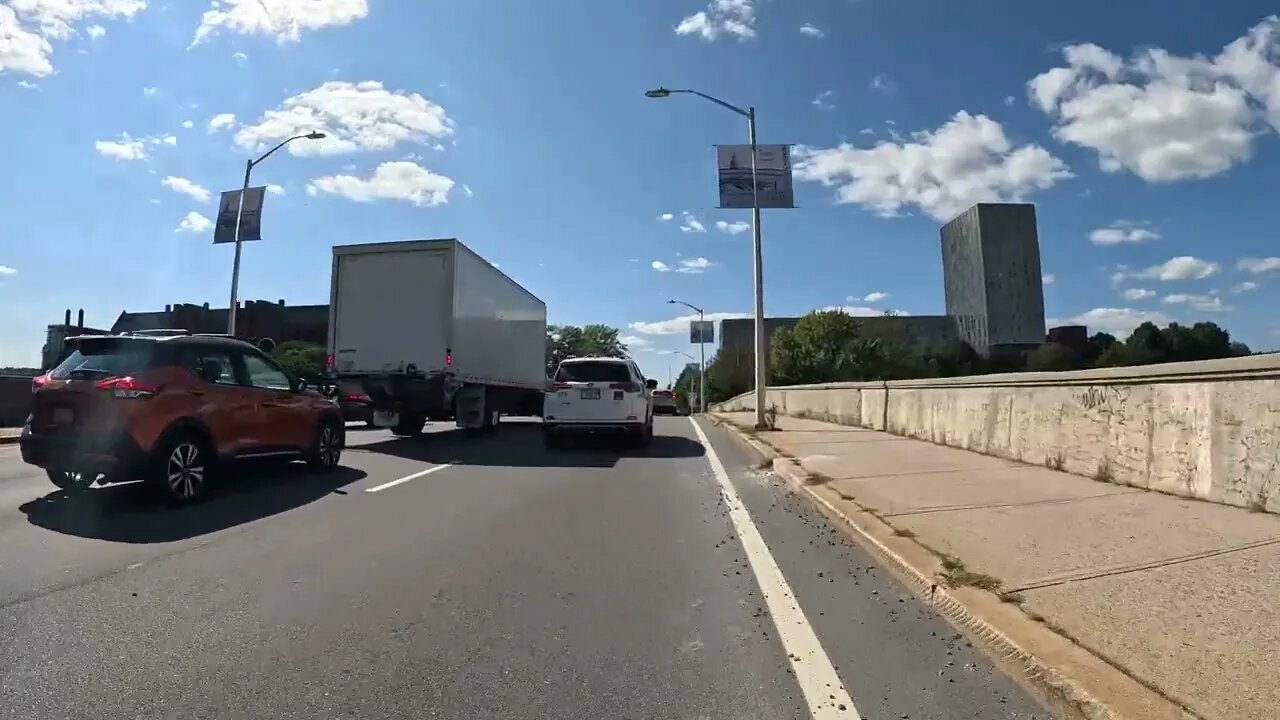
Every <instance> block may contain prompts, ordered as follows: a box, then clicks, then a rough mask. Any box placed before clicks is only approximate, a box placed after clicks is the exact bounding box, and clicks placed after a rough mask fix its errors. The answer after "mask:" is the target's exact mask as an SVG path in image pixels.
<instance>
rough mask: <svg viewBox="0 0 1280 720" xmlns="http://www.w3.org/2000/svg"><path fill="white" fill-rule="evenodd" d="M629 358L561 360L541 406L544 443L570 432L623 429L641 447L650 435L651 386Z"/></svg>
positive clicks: (550, 443) (554, 442) (654, 384)
mask: <svg viewBox="0 0 1280 720" xmlns="http://www.w3.org/2000/svg"><path fill="white" fill-rule="evenodd" d="M657 386H658V382H657V381H656V380H645V378H644V375H643V374H641V373H640V368H638V367H636V364H635V363H634V362H632V361H631V360H627V359H625V358H610V357H582V358H570V359H568V360H564V361H562V362H561V363H560V367H558V368H556V374H555V376H554V377H552V378H551V389H550V391H549V392H548V393H547V396H546V400H545V401H544V403H543V406H542V430H543V437H544V438H545V440H546V443H547V447H555V446H556V445H558V444H560V440H561V439H562V438H564V437H566V436H568V435H570V434H580V433H625V434H626V435H627V436H628V437H629V438H630V439H631V440H632V441H633V442H634V443H635V444H637V445H639V446H641V447H645V446H647V445H648V444H649V442H650V441H652V440H653V394H652V391H653V388H655V387H657Z"/></svg>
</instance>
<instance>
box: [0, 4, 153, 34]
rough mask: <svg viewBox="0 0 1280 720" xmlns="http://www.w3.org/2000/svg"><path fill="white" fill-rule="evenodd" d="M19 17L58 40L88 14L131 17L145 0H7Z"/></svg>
mask: <svg viewBox="0 0 1280 720" xmlns="http://www.w3.org/2000/svg"><path fill="white" fill-rule="evenodd" d="M8 2H9V6H10V7H12V8H13V10H14V11H16V12H17V14H18V16H19V17H21V18H22V19H23V21H25V22H27V23H30V24H32V25H34V26H35V31H36V32H38V33H39V34H40V35H42V36H44V37H46V38H50V39H54V40H62V39H65V38H68V37H70V36H71V35H72V34H74V33H75V28H73V27H72V26H73V25H74V24H75V23H77V22H80V21H81V20H85V19H87V18H90V17H105V18H125V19H131V18H133V17H134V16H135V15H137V14H138V13H140V12H142V11H143V10H144V9H145V8H146V7H147V3H146V0H8Z"/></svg>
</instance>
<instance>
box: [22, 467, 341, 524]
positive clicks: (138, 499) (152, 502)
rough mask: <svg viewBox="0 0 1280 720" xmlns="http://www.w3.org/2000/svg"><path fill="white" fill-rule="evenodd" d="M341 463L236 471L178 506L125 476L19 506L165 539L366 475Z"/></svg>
mask: <svg viewBox="0 0 1280 720" xmlns="http://www.w3.org/2000/svg"><path fill="white" fill-rule="evenodd" d="M365 475H366V473H365V472H364V471H363V470H355V469H353V468H348V467H339V468H336V469H335V470H333V471H332V472H328V473H316V472H315V471H313V470H310V469H309V468H308V467H307V466H306V465H303V464H300V463H294V464H290V465H284V466H280V465H277V466H274V467H264V468H234V469H230V470H228V471H227V472H226V473H225V474H224V475H223V476H222V477H221V478H220V479H219V481H218V483H217V485H216V486H211V487H210V489H209V490H210V497H208V498H207V499H206V500H205V501H204V502H201V503H197V504H195V505H190V506H187V507H174V506H173V505H171V504H169V503H167V502H166V501H165V500H164V499H163V498H161V497H159V496H158V495H157V494H156V493H154V492H152V491H151V490H150V489H149V488H147V487H145V486H144V485H143V484H142V483H122V484H118V485H108V486H106V487H101V488H91V489H90V490H88V491H85V492H80V493H72V494H68V493H66V492H65V491H62V490H58V491H55V492H52V493H49V494H48V495H45V496H44V497H42V498H37V499H35V500H31V501H29V502H26V503H23V504H22V505H21V506H19V507H18V509H19V510H20V511H22V512H23V513H25V514H26V516H27V522H30V523H31V524H32V525H37V526H39V527H42V528H46V529H48V530H53V531H54V532H60V533H65V534H67V535H76V536H79V537H85V538H95V539H98V540H110V541H112V542H123V543H161V542H172V541H174V540H183V539H186V538H191V537H196V536H199V535H204V534H206V533H211V532H216V531H218V530H225V529H226V528H229V527H234V526H236V525H240V524H242V523H247V522H252V521H254V520H258V519H261V518H264V517H267V516H269V515H275V514H278V513H282V512H286V511H288V510H292V509H294V508H296V507H300V506H302V505H306V504H307V503H310V502H313V501H315V500H319V499H320V498H322V497H324V496H326V495H329V494H332V493H338V494H346V492H345V491H344V490H342V489H341V488H342V487H344V486H346V485H350V484H351V483H353V482H356V481H358V480H360V479H362V478H364V477H365Z"/></svg>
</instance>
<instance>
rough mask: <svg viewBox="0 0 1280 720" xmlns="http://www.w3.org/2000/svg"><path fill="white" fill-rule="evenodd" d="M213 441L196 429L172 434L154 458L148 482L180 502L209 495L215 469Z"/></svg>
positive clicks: (167, 496)
mask: <svg viewBox="0 0 1280 720" xmlns="http://www.w3.org/2000/svg"><path fill="white" fill-rule="evenodd" d="M213 460H214V458H213V452H212V451H211V450H210V449H209V443H207V442H205V440H204V438H202V437H200V435H198V434H196V433H194V432H189V431H188V432H178V433H175V434H173V435H171V436H169V437H168V438H167V439H166V440H165V442H164V444H163V445H161V446H160V448H159V449H158V451H157V452H156V454H155V456H154V457H153V458H152V462H151V469H150V473H149V475H148V477H147V482H148V483H150V484H151V486H152V487H154V488H156V489H157V490H159V491H160V492H161V493H162V494H163V495H164V496H165V497H166V498H167V499H168V500H170V501H171V502H175V503H179V504H183V505H185V504H188V503H193V502H196V501H197V500H200V499H201V498H203V497H204V496H205V493H206V491H207V490H208V487H209V480H210V475H211V474H212V470H213Z"/></svg>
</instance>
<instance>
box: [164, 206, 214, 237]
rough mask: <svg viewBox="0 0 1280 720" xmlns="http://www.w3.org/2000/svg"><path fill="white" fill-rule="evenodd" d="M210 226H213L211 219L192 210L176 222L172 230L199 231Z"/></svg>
mask: <svg viewBox="0 0 1280 720" xmlns="http://www.w3.org/2000/svg"><path fill="white" fill-rule="evenodd" d="M211 227H213V221H212V220H210V219H209V218H207V217H205V216H203V215H201V214H200V213H198V212H195V211H194V210H193V211H191V212H189V213H187V216H186V217H184V218H182V222H180V223H178V227H177V228H176V229H175V230H174V232H193V233H199V232H204V231H205V230H208V229H209V228H211Z"/></svg>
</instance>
